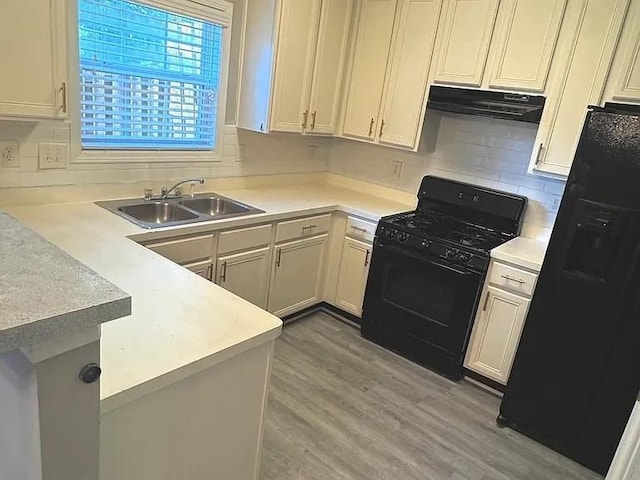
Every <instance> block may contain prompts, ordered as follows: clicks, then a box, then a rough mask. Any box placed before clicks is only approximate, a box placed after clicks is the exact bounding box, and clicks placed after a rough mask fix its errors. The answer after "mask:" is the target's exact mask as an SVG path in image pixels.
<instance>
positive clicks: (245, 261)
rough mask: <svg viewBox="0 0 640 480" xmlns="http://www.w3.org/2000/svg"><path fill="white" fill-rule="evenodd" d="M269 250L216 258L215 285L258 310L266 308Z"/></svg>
mask: <svg viewBox="0 0 640 480" xmlns="http://www.w3.org/2000/svg"><path fill="white" fill-rule="evenodd" d="M270 266H271V248H270V247H265V248H260V249H257V250H252V251H250V252H242V253H237V254H235V255H227V256H224V257H219V258H218V266H217V271H216V283H217V284H218V285H220V286H221V287H223V288H224V289H225V290H229V291H230V292H233V293H235V294H236V295H238V296H239V297H242V298H244V299H245V300H247V301H248V302H251V303H253V304H254V305H257V306H258V307H260V308H267V295H268V292H269V270H270Z"/></svg>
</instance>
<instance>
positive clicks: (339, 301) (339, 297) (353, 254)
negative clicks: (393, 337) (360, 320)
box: [336, 238, 372, 317]
mask: <svg viewBox="0 0 640 480" xmlns="http://www.w3.org/2000/svg"><path fill="white" fill-rule="evenodd" d="M371 249H372V246H371V245H370V244H368V243H364V242H359V241H358V240H352V239H350V238H346V239H345V241H344V247H343V250H342V261H341V262H340V274H339V276H338V287H337V290H336V305H337V306H338V307H339V308H341V309H342V310H344V311H345V312H349V313H351V314H353V315H355V316H357V317H360V316H362V302H363V300H364V290H365V287H366V285H367V275H368V274H369V263H370V260H371Z"/></svg>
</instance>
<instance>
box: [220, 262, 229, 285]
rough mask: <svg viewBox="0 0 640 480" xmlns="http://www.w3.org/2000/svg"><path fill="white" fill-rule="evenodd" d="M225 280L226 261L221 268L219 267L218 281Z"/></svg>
mask: <svg viewBox="0 0 640 480" xmlns="http://www.w3.org/2000/svg"><path fill="white" fill-rule="evenodd" d="M226 281H227V262H224V263H223V264H222V268H221V269H220V283H224V282H226Z"/></svg>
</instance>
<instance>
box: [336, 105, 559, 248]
mask: <svg viewBox="0 0 640 480" xmlns="http://www.w3.org/2000/svg"><path fill="white" fill-rule="evenodd" d="M536 128H537V127H536V126H535V125H529V124H525V123H520V122H512V121H507V120H497V119H490V118H482V117H472V116H467V115H456V114H443V115H442V118H441V120H440V129H439V132H438V140H437V143H436V148H435V151H434V152H433V153H429V152H427V151H425V150H424V149H420V150H419V151H418V152H417V153H411V152H398V151H397V150H393V149H390V148H385V147H378V146H373V145H369V144H363V143H358V142H353V141H349V140H344V139H334V140H333V146H332V148H331V159H330V161H329V171H330V172H332V173H335V174H339V175H345V176H348V177H352V178H357V179H360V180H365V181H369V182H373V183H376V184H379V185H384V186H388V187H392V188H397V189H399V190H402V191H405V192H416V191H417V189H418V186H419V184H420V180H421V179H422V177H423V176H424V175H438V176H442V177H446V178H451V179H454V180H459V181H462V182H468V183H474V184H478V185H482V186H486V187H489V188H495V189H498V190H503V191H507V192H511V193H519V194H521V195H525V196H527V197H528V198H529V200H530V201H529V207H528V209H527V213H526V216H525V230H524V232H523V234H525V235H527V236H531V237H546V236H548V234H549V233H550V229H551V227H552V226H553V221H554V220H555V215H556V211H555V210H554V208H555V207H554V203H557V202H556V200H558V198H559V196H561V195H562V192H563V190H564V182H562V181H558V180H552V179H546V178H543V177H539V176H535V175H530V174H527V167H528V164H529V158H530V156H531V151H532V150H533V146H534V142H535V137H536V131H537V130H536ZM398 158H400V159H402V160H403V162H404V166H403V171H402V174H401V175H400V177H399V178H397V177H395V176H394V175H393V170H392V160H395V159H398Z"/></svg>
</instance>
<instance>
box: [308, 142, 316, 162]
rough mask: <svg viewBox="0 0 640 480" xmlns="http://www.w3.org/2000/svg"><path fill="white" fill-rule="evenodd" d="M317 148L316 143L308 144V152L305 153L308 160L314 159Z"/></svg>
mask: <svg viewBox="0 0 640 480" xmlns="http://www.w3.org/2000/svg"><path fill="white" fill-rule="evenodd" d="M317 150H318V146H317V145H309V152H308V153H307V158H308V159H309V160H310V161H313V160H315V159H316V153H317Z"/></svg>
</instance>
